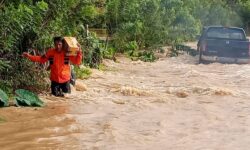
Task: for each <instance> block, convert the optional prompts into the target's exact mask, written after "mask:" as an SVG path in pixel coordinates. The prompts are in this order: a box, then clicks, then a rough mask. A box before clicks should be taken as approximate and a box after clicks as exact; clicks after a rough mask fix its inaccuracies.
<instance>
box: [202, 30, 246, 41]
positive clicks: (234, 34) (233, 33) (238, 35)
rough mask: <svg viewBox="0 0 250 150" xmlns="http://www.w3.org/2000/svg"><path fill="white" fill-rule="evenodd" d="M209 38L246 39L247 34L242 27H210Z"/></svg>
mask: <svg viewBox="0 0 250 150" xmlns="http://www.w3.org/2000/svg"><path fill="white" fill-rule="evenodd" d="M206 37H207V38H221V39H235V40H244V39H245V34H244V32H243V30H241V29H232V28H210V29H208V31H207V35H206Z"/></svg>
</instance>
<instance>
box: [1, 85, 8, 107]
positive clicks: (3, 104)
mask: <svg viewBox="0 0 250 150" xmlns="http://www.w3.org/2000/svg"><path fill="white" fill-rule="evenodd" d="M8 105H9V97H8V95H7V94H6V93H5V92H4V91H2V90H1V89H0V107H6V106H8Z"/></svg>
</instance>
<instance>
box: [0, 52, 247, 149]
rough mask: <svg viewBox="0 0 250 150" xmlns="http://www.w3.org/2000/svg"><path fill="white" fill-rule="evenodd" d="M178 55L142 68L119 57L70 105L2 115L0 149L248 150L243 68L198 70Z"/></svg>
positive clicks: (51, 100)
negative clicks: (3, 120)
mask: <svg viewBox="0 0 250 150" xmlns="http://www.w3.org/2000/svg"><path fill="white" fill-rule="evenodd" d="M197 62H198V58H197V57H191V56H188V55H182V56H179V57H175V58H161V59H160V60H159V61H157V62H155V63H144V62H140V61H136V62H131V61H130V60H128V59H126V58H124V57H119V58H118V63H114V62H112V61H109V60H106V61H105V64H106V65H107V66H108V69H107V71H105V72H103V71H98V70H93V75H92V77H91V78H90V79H88V80H85V81H80V80H79V81H78V82H80V83H81V84H83V85H84V86H85V87H87V88H86V91H74V92H73V94H72V97H71V98H68V99H60V98H55V97H50V96H43V97H42V98H43V99H44V100H45V101H46V102H47V106H46V107H45V108H39V109H34V108H14V107H12V108H4V109H0V116H1V117H2V118H4V119H5V120H6V122H2V123H0V127H1V128H0V134H1V137H0V146H1V147H3V148H4V149H66V150H67V149H79V150H81V149H95V150H97V149H100V150H103V149H104V150H105V149H107V150H109V149H119V150H123V149H124V150H130V149H131V150H134V149H143V150H145V149H158V150H162V149H168V150H171V149H172V150H177V149H178V150H186V149H202V150H208V149H209V150H210V149H214V150H217V149H221V150H228V149H232V150H236V149H240V150H244V149H246V150H247V149H248V147H250V144H249V141H250V128H249V125H250V117H249V114H250V103H249V101H248V99H249V98H250V93H249V90H250V87H249V85H250V80H249V79H250V66H249V65H234V64H232V65H227V64H218V63H214V64H208V65H202V64H198V63H197Z"/></svg>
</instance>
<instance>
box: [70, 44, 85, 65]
mask: <svg viewBox="0 0 250 150" xmlns="http://www.w3.org/2000/svg"><path fill="white" fill-rule="evenodd" d="M78 47H79V50H78V52H77V55H76V56H70V57H69V60H70V61H71V62H72V63H73V64H75V65H80V64H81V63H82V57H83V56H82V50H81V45H80V44H78Z"/></svg>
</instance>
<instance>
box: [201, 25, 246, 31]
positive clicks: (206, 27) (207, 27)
mask: <svg viewBox="0 0 250 150" xmlns="http://www.w3.org/2000/svg"><path fill="white" fill-rule="evenodd" d="M209 28H229V29H240V30H243V28H240V27H227V26H205V27H203V29H209Z"/></svg>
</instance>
